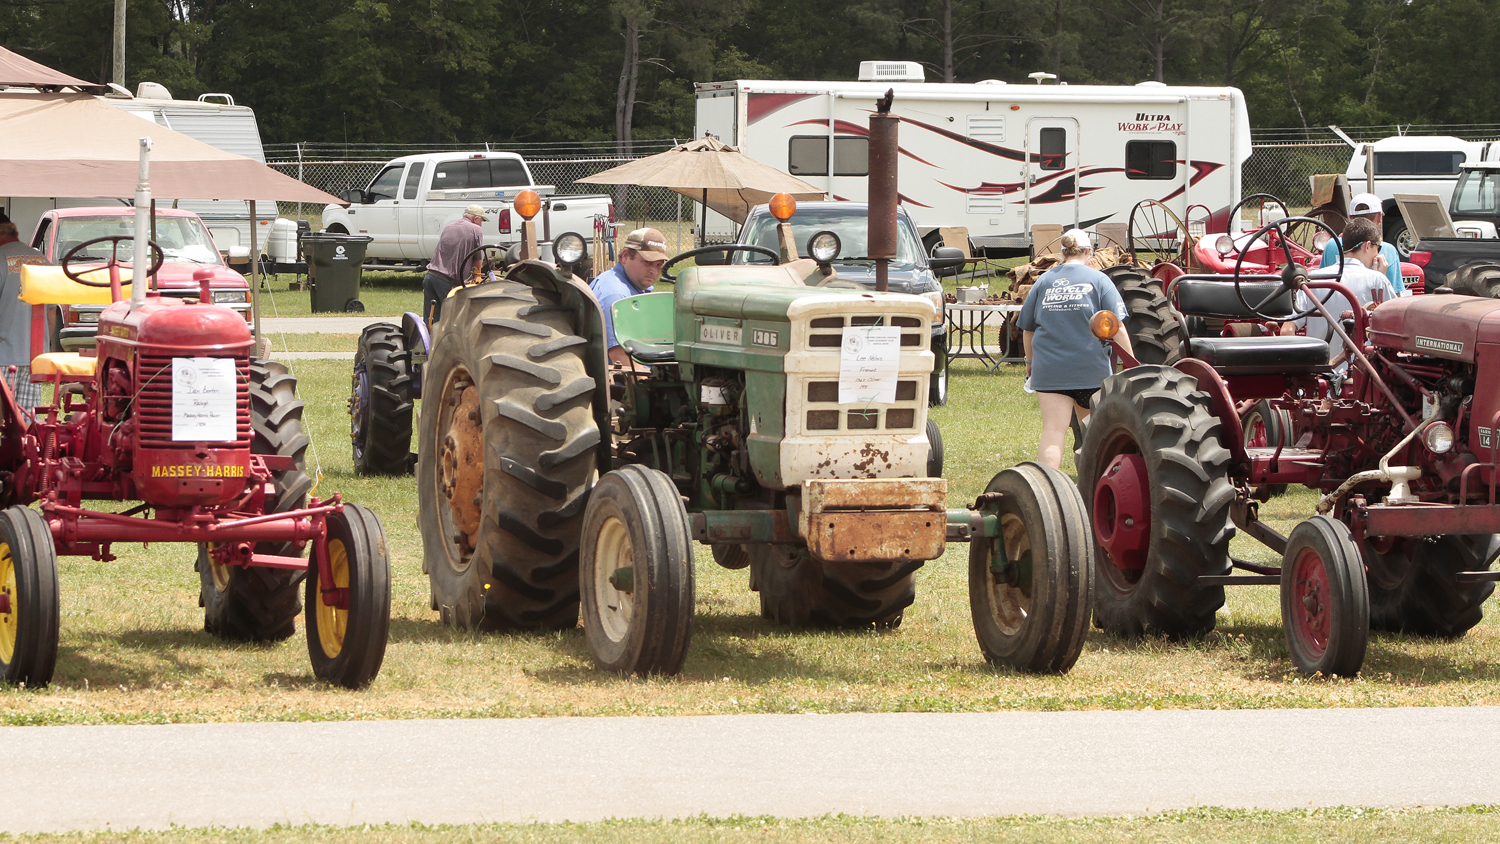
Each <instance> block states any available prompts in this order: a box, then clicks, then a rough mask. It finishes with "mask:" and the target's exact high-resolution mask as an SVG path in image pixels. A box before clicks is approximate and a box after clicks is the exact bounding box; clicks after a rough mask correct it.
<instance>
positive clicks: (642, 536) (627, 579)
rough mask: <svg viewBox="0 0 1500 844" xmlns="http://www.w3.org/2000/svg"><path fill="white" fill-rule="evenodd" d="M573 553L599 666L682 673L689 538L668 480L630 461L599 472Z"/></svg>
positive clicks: (689, 594)
mask: <svg viewBox="0 0 1500 844" xmlns="http://www.w3.org/2000/svg"><path fill="white" fill-rule="evenodd" d="M580 557H581V559H580V562H579V586H580V589H581V591H582V593H583V629H584V632H585V634H586V637H587V638H588V642H589V650H590V651H592V652H593V654H594V661H595V662H596V663H598V665H599V667H600V668H603V669H605V670H606V671H616V672H619V673H621V674H637V675H640V676H643V677H644V676H647V675H651V674H659V675H668V676H670V675H673V674H676V673H677V672H679V671H681V670H682V662H683V660H684V659H686V658H687V651H688V643H689V642H690V641H691V640H692V637H693V596H694V589H693V540H692V537H691V532H690V530H689V528H688V516H687V510H686V509H684V508H683V506H682V497H681V494H680V493H679V492H678V491H677V486H676V485H675V484H673V483H672V479H671V478H670V477H668V476H667V475H666V473H664V472H660V471H658V470H656V469H648V468H646V467H644V466H639V465H634V464H631V465H626V466H622V467H621V468H619V469H616V470H615V471H613V472H609V473H607V474H605V475H604V477H602V478H600V479H599V483H598V485H597V486H595V487H594V490H593V492H591V493H590V494H589V505H588V508H587V510H585V512H584V517H583V548H582V552H581V555H580Z"/></svg>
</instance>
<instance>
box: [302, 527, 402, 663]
mask: <svg viewBox="0 0 1500 844" xmlns="http://www.w3.org/2000/svg"><path fill="white" fill-rule="evenodd" d="M327 523H328V563H329V571H330V572H331V574H332V582H331V583H328V584H324V583H322V582H321V576H320V574H319V571H318V565H317V562H318V561H317V560H314V561H313V564H312V565H310V566H308V575H307V653H308V656H309V657H310V658H311V660H312V667H313V676H315V677H317V678H318V679H319V680H322V681H324V682H326V683H332V684H333V685H335V686H343V687H344V688H346V689H363V688H364V687H366V686H368V685H370V683H371V682H372V681H373V680H374V679H375V676H376V675H377V674H379V673H380V664H381V663H382V662H384V661H385V644H386V639H387V638H388V636H389V634H390V628H391V561H390V557H389V556H388V554H387V553H386V544H385V529H384V528H383V527H381V525H380V519H378V518H376V516H375V514H374V513H373V512H371V511H370V510H369V509H367V508H365V507H361V506H360V505H358V504H345V505H344V510H343V512H341V513H330V514H329V515H328V522H327ZM325 590H326V591H328V592H329V594H328V595H327V596H325V595H324V592H325Z"/></svg>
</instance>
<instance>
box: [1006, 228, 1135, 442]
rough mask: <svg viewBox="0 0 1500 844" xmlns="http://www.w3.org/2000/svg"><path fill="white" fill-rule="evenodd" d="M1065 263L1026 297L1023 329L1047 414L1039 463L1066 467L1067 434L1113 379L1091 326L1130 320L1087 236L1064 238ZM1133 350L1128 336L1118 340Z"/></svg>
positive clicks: (1077, 233) (1073, 232) (1074, 232)
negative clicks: (1109, 319) (1099, 318)
mask: <svg viewBox="0 0 1500 844" xmlns="http://www.w3.org/2000/svg"><path fill="white" fill-rule="evenodd" d="M1062 254H1063V261H1062V263H1061V264H1058V265H1057V266H1055V267H1053V268H1052V269H1050V270H1048V271H1047V272H1045V273H1043V274H1042V277H1041V278H1039V279H1037V282H1036V285H1035V286H1033V287H1032V288H1031V292H1030V293H1028V294H1027V295H1026V304H1025V305H1022V306H1021V317H1020V320H1019V324H1020V326H1021V330H1022V331H1023V332H1024V334H1022V338H1023V340H1024V342H1025V347H1026V377H1027V378H1028V379H1030V382H1031V388H1032V389H1033V390H1035V391H1036V398H1037V403H1038V404H1040V405H1041V410H1042V440H1041V442H1040V443H1039V444H1038V446H1037V460H1038V462H1041V463H1044V464H1046V465H1048V466H1052V467H1054V468H1057V467H1060V466H1061V465H1062V448H1063V440H1064V437H1065V434H1064V431H1066V430H1067V429H1068V425H1069V424H1070V423H1071V422H1072V421H1073V414H1075V413H1076V414H1078V418H1079V419H1082V418H1084V417H1086V416H1088V415H1089V400H1090V399H1091V398H1093V395H1094V393H1097V392H1098V391H1099V385H1100V384H1102V383H1103V382H1104V379H1105V378H1107V377H1108V376H1109V374H1110V373H1111V371H1112V369H1111V364H1110V359H1109V352H1107V351H1106V350H1105V347H1104V345H1103V344H1102V343H1101V342H1100V341H1099V339H1098V338H1097V337H1095V336H1094V334H1093V332H1092V331H1091V330H1090V328H1089V321H1090V320H1092V319H1093V317H1094V314H1096V313H1098V312H1099V311H1102V310H1111V311H1114V312H1115V313H1116V314H1119V316H1120V319H1121V321H1124V319H1125V302H1124V300H1122V299H1121V298H1120V293H1119V291H1117V290H1115V285H1114V282H1112V281H1110V280H1109V276H1107V275H1105V274H1104V273H1101V272H1099V271H1098V270H1096V269H1094V268H1093V267H1091V266H1089V260H1090V259H1091V258H1093V256H1094V247H1093V244H1092V243H1091V242H1090V241H1089V236H1088V232H1085V231H1083V230H1082V229H1070V230H1068V231H1067V232H1066V233H1064V234H1063V237H1062ZM1115 342H1117V343H1119V344H1120V346H1121V348H1123V349H1125V351H1127V352H1130V353H1131V354H1132V355H1133V354H1135V352H1134V351H1133V350H1132V349H1131V348H1130V338H1129V337H1127V336H1126V335H1125V332H1123V331H1122V332H1120V334H1119V335H1118V336H1117V337H1116V338H1115Z"/></svg>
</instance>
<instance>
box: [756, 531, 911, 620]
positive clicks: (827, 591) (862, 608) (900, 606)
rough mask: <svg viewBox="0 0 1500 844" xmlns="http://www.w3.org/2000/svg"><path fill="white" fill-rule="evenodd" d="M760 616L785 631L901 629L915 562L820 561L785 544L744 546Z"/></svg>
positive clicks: (805, 551)
mask: <svg viewBox="0 0 1500 844" xmlns="http://www.w3.org/2000/svg"><path fill="white" fill-rule="evenodd" d="M746 547H747V548H748V549H749V550H750V588H751V589H753V590H755V591H757V592H759V593H760V614H761V616H762V617H764V618H768V619H770V620H771V621H774V622H776V623H778V624H785V625H788V626H791V627H836V628H860V627H878V628H883V629H894V628H896V627H900V626H901V617H902V614H903V613H904V612H905V611H906V608H907V607H909V606H911V604H912V602H913V601H915V600H916V597H917V584H916V572H917V569H919V568H921V567H922V563H921V562H920V561H917V560H889V561H878V562H859V563H855V562H833V563H830V562H824V561H823V560H819V559H817V558H815V557H813V556H811V555H810V554H808V553H807V549H806V548H799V547H796V546H791V545H748V546H746Z"/></svg>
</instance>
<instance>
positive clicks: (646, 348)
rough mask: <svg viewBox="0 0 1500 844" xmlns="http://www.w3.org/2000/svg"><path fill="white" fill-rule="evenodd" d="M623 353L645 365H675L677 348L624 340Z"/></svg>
mask: <svg viewBox="0 0 1500 844" xmlns="http://www.w3.org/2000/svg"><path fill="white" fill-rule="evenodd" d="M624 345H625V351H627V352H629V353H630V356H631V357H633V358H635V359H636V360H638V361H640V362H641V363H645V364H654V363H676V361H677V347H676V346H669V345H667V344H665V343H642V342H641V341H640V340H626V341H625V343H624Z"/></svg>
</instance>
